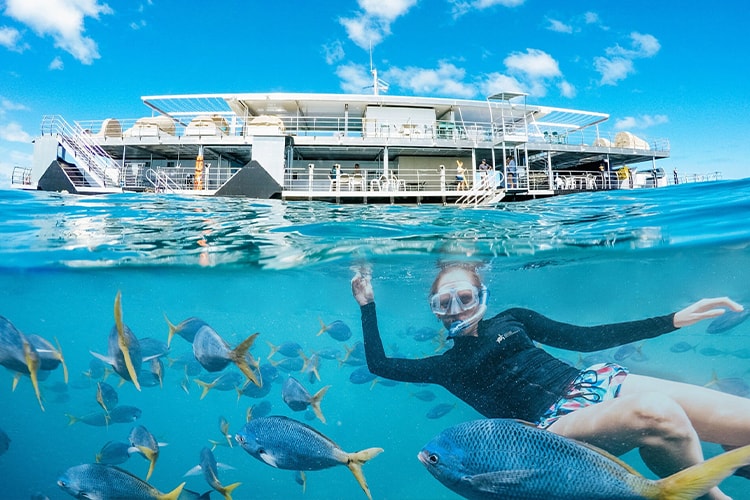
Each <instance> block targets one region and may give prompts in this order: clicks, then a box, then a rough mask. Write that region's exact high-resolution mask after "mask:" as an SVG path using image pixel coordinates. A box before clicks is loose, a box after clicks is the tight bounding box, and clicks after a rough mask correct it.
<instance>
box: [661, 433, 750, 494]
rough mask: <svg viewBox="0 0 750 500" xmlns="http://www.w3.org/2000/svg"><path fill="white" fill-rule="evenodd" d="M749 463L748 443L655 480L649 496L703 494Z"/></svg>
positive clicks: (749, 450) (749, 449)
mask: <svg viewBox="0 0 750 500" xmlns="http://www.w3.org/2000/svg"><path fill="white" fill-rule="evenodd" d="M746 465H750V445H748V446H743V447H742V448H737V449H734V450H732V451H728V452H726V453H722V454H721V455H717V456H715V457H713V458H710V459H708V460H706V461H705V462H701V463H699V464H696V465H693V466H692V467H688V468H687V469H683V470H681V471H680V472H678V473H676V474H673V475H671V476H669V477H666V478H664V479H660V480H659V481H656V485H657V488H658V492H657V493H656V494H654V496H652V497H651V498H658V499H663V500H688V499H693V498H698V497H700V496H702V495H705V494H706V493H707V492H708V491H709V490H710V489H711V488H713V487H715V486H716V485H718V484H719V483H720V482H721V481H723V480H724V479H725V478H726V477H728V476H731V475H732V474H733V473H734V471H735V470H737V469H739V468H740V467H744V466H746Z"/></svg>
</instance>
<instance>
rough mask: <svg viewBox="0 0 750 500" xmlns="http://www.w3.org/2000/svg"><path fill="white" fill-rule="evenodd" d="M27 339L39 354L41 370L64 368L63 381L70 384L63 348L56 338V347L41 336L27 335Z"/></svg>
mask: <svg viewBox="0 0 750 500" xmlns="http://www.w3.org/2000/svg"><path fill="white" fill-rule="evenodd" d="M26 339H28V341H29V342H31V345H33V346H34V349H36V352H37V354H39V369H40V370H47V371H50V370H56V369H57V367H58V366H62V368H63V380H64V381H65V383H66V384H67V383H68V366H67V365H66V364H65V357H64V356H63V352H62V347H60V342H59V341H58V340H57V338H55V344H57V345H56V346H55V345H52V343H51V342H50V341H49V340H47V339H45V338H44V337H41V336H39V335H34V334H30V335H26Z"/></svg>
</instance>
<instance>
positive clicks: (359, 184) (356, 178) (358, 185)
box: [349, 174, 365, 191]
mask: <svg viewBox="0 0 750 500" xmlns="http://www.w3.org/2000/svg"><path fill="white" fill-rule="evenodd" d="M357 189H359V190H360V191H364V190H365V179H364V178H363V177H362V174H354V175H352V176H351V177H350V178H349V191H356V190H357Z"/></svg>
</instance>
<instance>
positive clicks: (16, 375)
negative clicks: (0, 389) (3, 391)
mask: <svg viewBox="0 0 750 500" xmlns="http://www.w3.org/2000/svg"><path fill="white" fill-rule="evenodd" d="M22 376H23V374H22V373H21V372H16V373H14V374H13V383H12V384H11V389H10V392H16V387H18V382H20V380H21V377H22Z"/></svg>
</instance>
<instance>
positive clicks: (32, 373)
mask: <svg viewBox="0 0 750 500" xmlns="http://www.w3.org/2000/svg"><path fill="white" fill-rule="evenodd" d="M22 341H23V355H24V358H25V361H26V368H27V369H28V370H29V377H30V378H31V385H33V386H34V393H35V394H36V399H37V401H39V407H40V408H41V409H42V411H44V403H42V394H41V392H39V377H38V376H37V374H38V372H39V355H37V356H36V357H34V356H33V355H32V353H33V352H34V347H33V346H32V345H31V344H30V343H29V341H28V340H26V338H23V339H22Z"/></svg>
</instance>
